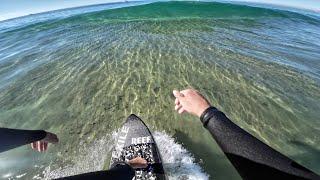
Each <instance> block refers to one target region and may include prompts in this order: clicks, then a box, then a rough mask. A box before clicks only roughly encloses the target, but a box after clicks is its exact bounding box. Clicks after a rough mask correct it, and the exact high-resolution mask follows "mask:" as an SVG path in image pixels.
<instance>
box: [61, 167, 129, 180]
mask: <svg viewBox="0 0 320 180" xmlns="http://www.w3.org/2000/svg"><path fill="white" fill-rule="evenodd" d="M134 175H135V171H134V169H133V168H132V167H131V166H129V165H128V164H125V163H120V164H117V165H115V166H114V167H112V168H111V169H109V170H107V171H96V172H89V173H85V174H79V175H75V176H69V177H63V178H60V179H59V180H87V179H94V180H112V179H115V180H132V178H133V177H134Z"/></svg>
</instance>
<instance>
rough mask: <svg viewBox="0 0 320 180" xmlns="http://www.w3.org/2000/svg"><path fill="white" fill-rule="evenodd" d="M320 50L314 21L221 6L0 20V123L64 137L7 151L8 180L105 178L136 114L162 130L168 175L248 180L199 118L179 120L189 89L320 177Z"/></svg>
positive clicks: (319, 25) (4, 171)
mask: <svg viewBox="0 0 320 180" xmlns="http://www.w3.org/2000/svg"><path fill="white" fill-rule="evenodd" d="M101 6H103V7H101ZM124 6H126V7H124ZM86 8H87V9H86ZM110 8H116V9H110ZM70 11H72V12H70ZM59 14H60V15H59ZM319 50H320V17H319V16H317V15H310V14H308V13H304V12H290V11H285V10H277V9H269V8H263V7H251V6H246V5H237V4H223V3H215V2H156V3H150V4H146V3H143V2H137V3H136V4H134V3H133V4H123V3H122V4H120V5H119V4H116V5H113V6H112V7H111V6H107V5H100V6H93V7H90V9H88V7H83V8H78V9H72V10H70V9H69V10H61V11H55V12H50V13H49V14H46V13H43V14H40V15H32V16H28V17H24V18H18V19H14V20H8V21H4V22H0V126H1V127H9V128H20V129H45V130H48V131H51V132H55V133H56V134H57V135H58V136H59V138H60V143H59V144H58V145H52V146H50V149H49V150H48V152H47V153H36V152H33V151H32V150H31V148H30V147H29V146H24V147H21V148H18V149H15V150H12V151H8V152H5V153H1V154H0V178H2V179H43V178H45V179H49V178H54V177H62V176H65V175H72V174H77V173H83V172H88V171H93V170H101V169H102V168H103V164H104V162H105V160H106V159H107V156H108V153H110V149H111V148H112V146H113V145H114V136H113V134H114V133H115V132H116V131H117V129H118V128H119V127H120V126H121V124H122V123H123V122H124V121H125V119H126V117H127V116H128V115H129V114H130V113H135V114H137V115H138V116H140V117H141V118H142V119H143V120H144V121H145V122H146V124H147V125H148V126H149V128H150V129H152V130H153V131H154V132H155V136H156V140H157V142H158V143H159V148H160V150H161V153H162V156H163V157H165V158H164V159H165V169H166V171H167V172H168V174H169V177H170V178H171V179H239V178H240V177H239V175H238V174H237V172H236V171H235V169H234V168H233V167H232V166H231V165H230V163H229V162H228V161H227V159H226V158H225V157H224V156H223V154H222V152H221V151H220V149H219V148H218V146H217V145H216V144H215V142H214V141H213V139H212V138H211V137H210V135H209V133H208V132H206V130H205V129H204V128H203V127H202V126H201V124H200V122H199V120H198V119H197V118H196V117H192V116H189V115H178V114H176V113H175V112H174V109H173V105H174V103H173V100H174V99H173V98H172V95H171V92H172V90H173V89H180V90H181V89H184V88H187V87H193V88H195V89H198V90H199V91H201V92H203V93H204V94H205V96H206V97H207V98H208V99H209V100H210V102H211V103H212V104H213V105H214V106H216V107H218V108H219V109H221V110H222V111H224V112H225V114H226V115H227V116H228V117H230V119H232V120H233V121H234V122H235V123H236V124H238V125H239V126H241V127H242V128H244V129H246V130H247V131H248V132H250V133H251V134H253V135H254V136H256V137H257V138H259V139H261V140H262V141H264V142H265V143H267V144H268V145H270V146H272V147H273V148H275V149H276V150H278V151H280V152H282V153H283V154H285V155H287V156H289V157H291V158H292V159H294V160H296V161H297V162H299V163H301V164H302V165H304V166H306V167H308V168H310V169H312V170H313V171H315V172H317V173H320V163H319V162H320V121H319V117H320V111H319V109H320V93H319V92H320V51H319Z"/></svg>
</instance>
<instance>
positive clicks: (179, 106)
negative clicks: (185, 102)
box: [174, 105, 182, 111]
mask: <svg viewBox="0 0 320 180" xmlns="http://www.w3.org/2000/svg"><path fill="white" fill-rule="evenodd" d="M181 108H182V106H181V105H176V106H175V107H174V110H176V111H178V110H179V109H181Z"/></svg>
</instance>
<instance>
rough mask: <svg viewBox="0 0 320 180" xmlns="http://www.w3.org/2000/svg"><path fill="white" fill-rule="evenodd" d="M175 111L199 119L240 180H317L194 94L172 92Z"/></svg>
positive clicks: (188, 90)
mask: <svg viewBox="0 0 320 180" xmlns="http://www.w3.org/2000/svg"><path fill="white" fill-rule="evenodd" d="M173 94H174V96H175V97H176V101H175V109H176V110H177V111H178V112H179V113H180V114H181V113H183V112H188V113H191V114H193V115H196V116H198V117H200V120H201V122H202V123H203V125H204V127H205V128H206V129H208V130H209V132H210V133H211V135H212V137H213V138H214V139H215V140H216V142H217V143H218V145H219V146H220V148H221V149H222V150H223V152H224V153H225V155H226V156H227V158H228V159H229V160H230V162H231V163H232V164H233V166H234V167H235V168H236V169H237V171H238V173H239V174H240V176H241V177H242V178H243V179H249V180H254V179H320V177H319V176H318V175H317V174H315V173H313V172H312V171H310V170H308V169H306V168H305V167H303V166H301V165H299V164H297V163H296V162H294V161H293V160H291V159H290V158H288V157H286V156H284V155H283V154H281V153H279V152H278V151H276V150H274V149H272V148H271V147H270V146H268V145H266V144H265V143H263V142H262V141H260V140H258V139H257V138H255V137H254V136H252V135H251V134H249V133H248V132H246V131H245V130H243V129H241V128H240V127H239V126H237V125H236V124H234V123H233V122H232V121H231V120H230V119H229V118H227V116H226V115H225V114H224V113H223V112H221V111H219V110H218V109H216V108H214V107H212V106H211V105H210V103H209V102H208V101H207V100H206V99H205V98H204V97H203V96H202V95H201V94H200V93H198V92H197V91H195V90H192V89H187V90H183V91H180V92H179V91H174V92H173Z"/></svg>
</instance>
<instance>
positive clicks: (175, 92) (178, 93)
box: [173, 90, 183, 99]
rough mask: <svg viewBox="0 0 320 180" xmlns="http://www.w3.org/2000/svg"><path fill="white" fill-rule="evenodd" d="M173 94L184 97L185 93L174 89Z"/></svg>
mask: <svg viewBox="0 0 320 180" xmlns="http://www.w3.org/2000/svg"><path fill="white" fill-rule="evenodd" d="M173 95H174V97H176V98H178V99H179V98H182V97H183V94H181V93H180V92H179V91H177V90H173Z"/></svg>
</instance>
